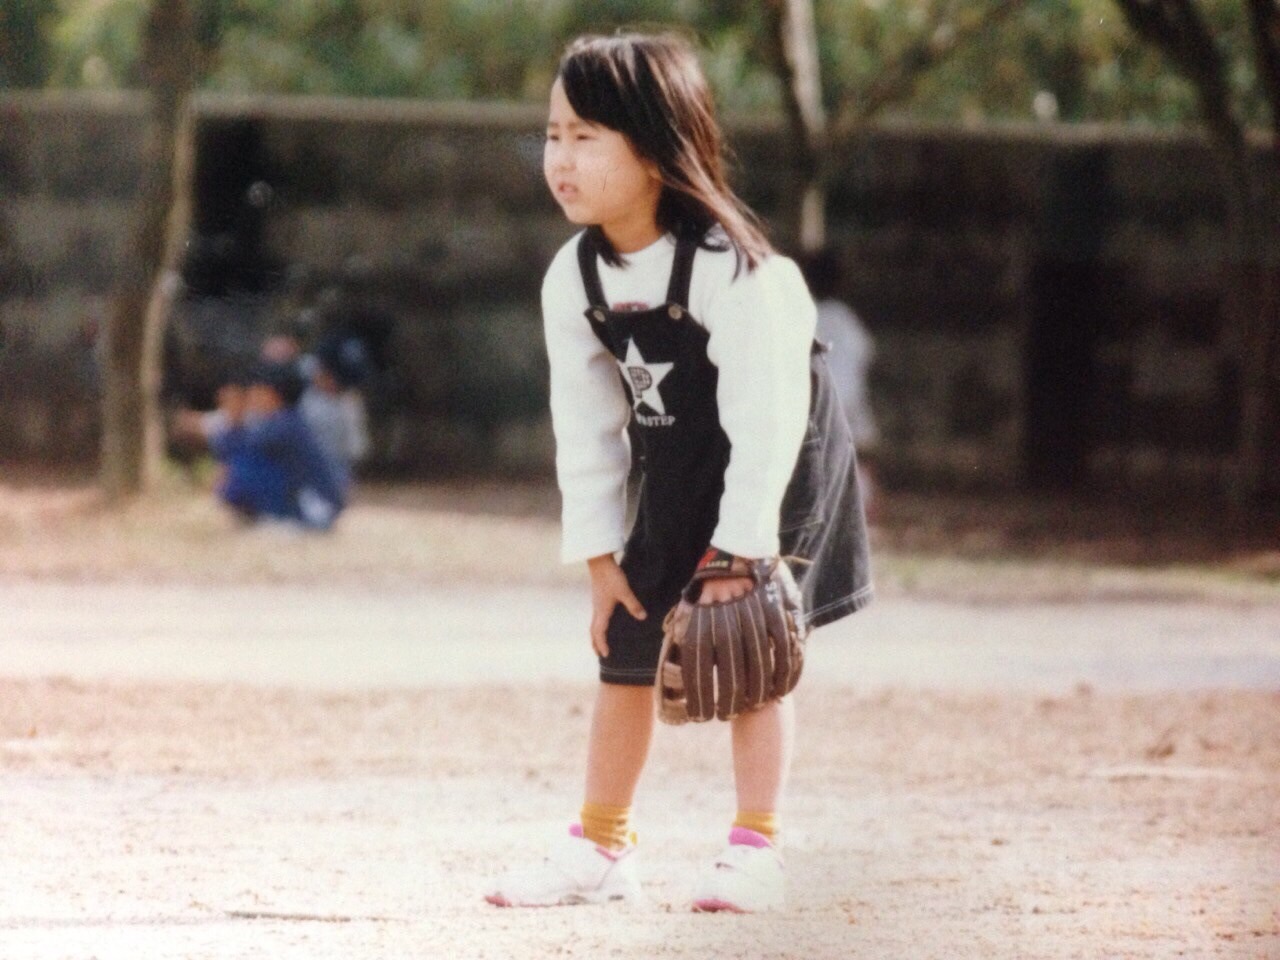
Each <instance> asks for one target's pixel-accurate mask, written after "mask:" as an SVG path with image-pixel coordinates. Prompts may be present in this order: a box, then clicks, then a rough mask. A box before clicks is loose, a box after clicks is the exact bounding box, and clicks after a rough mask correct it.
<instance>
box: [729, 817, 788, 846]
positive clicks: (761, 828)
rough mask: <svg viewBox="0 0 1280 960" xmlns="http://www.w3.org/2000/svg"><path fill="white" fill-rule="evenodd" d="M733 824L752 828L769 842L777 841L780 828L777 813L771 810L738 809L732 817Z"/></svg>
mask: <svg viewBox="0 0 1280 960" xmlns="http://www.w3.org/2000/svg"><path fill="white" fill-rule="evenodd" d="M733 825H734V826H735V827H745V828H746V829H748V830H754V831H755V832H756V833H758V834H760V836H762V837H764V838H765V839H766V840H768V841H769V842H770V843H775V842H777V839H778V830H779V829H780V828H779V824H778V815H777V814H776V813H775V812H773V811H772V810H739V811H738V815H737V816H736V817H734V820H733Z"/></svg>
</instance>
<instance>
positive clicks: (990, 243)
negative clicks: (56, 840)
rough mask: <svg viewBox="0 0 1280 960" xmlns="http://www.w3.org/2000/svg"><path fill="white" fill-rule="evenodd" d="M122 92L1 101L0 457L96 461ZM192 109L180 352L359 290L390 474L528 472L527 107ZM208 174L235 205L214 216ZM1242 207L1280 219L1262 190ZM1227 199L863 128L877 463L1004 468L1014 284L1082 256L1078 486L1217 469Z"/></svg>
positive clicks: (843, 234) (1031, 396) (1018, 133)
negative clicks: (192, 199)
mask: <svg viewBox="0 0 1280 960" xmlns="http://www.w3.org/2000/svg"><path fill="white" fill-rule="evenodd" d="M142 110H143V105H142V102H141V101H140V100H138V99H137V98H132V97H127V96H117V97H88V96H82V95H62V96H58V95H31V94H16V95H15V94H7V95H4V96H0V331H2V334H0V335H2V336H3V341H0V456H11V457H12V456H41V457H46V456H63V457H74V456H77V455H79V456H90V455H92V453H93V447H94V431H95V429H96V424H95V422H94V416H93V412H92V401H93V396H94V390H95V389H96V385H95V383H94V380H93V376H92V369H93V364H92V330H93V325H94V323H95V322H96V320H97V319H99V318H100V317H101V315H102V311H103V309H104V304H105V298H106V297H107V296H108V295H109V292H110V288H111V279H112V277H113V275H114V272H115V270H116V268H117V266H118V265H119V264H120V263H121V262H122V258H123V256H124V252H125V249H124V244H125V242H126V241H127V223H128V217H129V211H130V207H129V203H130V199H131V196H132V192H133V190H134V187H135V185H136V183H137V178H138V169H137V158H136V154H135V152H134V148H135V145H136V144H137V142H138V137H139V135H140V131H141V123H142V119H143V114H142ZM199 110H200V118H201V120H200V128H199V129H200V143H201V148H202V153H201V160H200V164H201V175H200V180H199V183H200V186H199V187H198V202H199V203H200V204H201V208H202V209H204V210H205V214H206V215H205V217H204V220H203V221H202V222H200V223H199V224H198V227H199V231H198V233H197V234H196V235H195V236H193V238H192V251H193V260H192V263H193V265H194V264H196V260H197V259H200V258H203V259H201V261H200V262H201V264H203V266H199V265H195V266H193V267H192V269H191V270H189V271H188V274H189V278H191V279H192V282H193V296H192V298H190V299H189V300H188V302H186V303H185V304H184V305H183V307H182V310H181V312H180V315H179V316H178V317H176V318H175V327H176V328H179V329H182V330H186V331H187V332H188V334H189V336H188V337H187V340H186V341H184V342H185V343H186V348H185V349H186V353H185V354H184V353H183V351H181V350H179V351H177V354H178V355H183V356H187V357H188V358H190V357H196V358H197V359H198V358H199V357H200V355H201V354H202V353H207V352H208V350H209V349H210V347H209V345H208V341H207V338H206V339H205V340H201V339H200V336H196V335H195V334H192V333H191V331H197V332H199V331H201V330H203V331H205V333H206V334H207V333H208V331H210V330H212V331H214V334H213V335H214V337H215V339H216V338H217V337H219V336H220V337H222V338H223V339H224V340H235V341H236V343H237V344H239V347H238V348H239V349H252V346H253V342H254V338H255V337H257V336H263V335H265V334H266V333H267V332H268V331H269V330H270V329H272V328H275V327H279V326H281V325H283V324H285V323H287V322H289V321H290V320H293V319H296V318H297V317H299V316H321V317H336V316H340V315H341V314H342V312H343V310H344V309H346V308H348V307H351V306H354V305H366V306H372V307H375V308H376V309H377V310H379V311H380V312H381V313H382V314H383V315H384V316H387V317H389V318H391V334H390V345H389V350H388V352H389V355H390V356H391V357H392V358H393V359H394V365H395V368H396V369H395V376H394V381H395V389H394V390H393V391H390V392H389V393H388V394H387V398H386V402H385V403H383V404H381V405H380V406H378V408H377V410H376V411H375V413H376V414H377V420H378V423H377V428H378V444H379V447H378V449H379V457H380V459H381V461H382V465H383V466H384V467H389V468H398V469H402V470H404V471H407V472H411V473H429V472H439V471H444V470H484V471H495V472H512V473H514V472H529V471H546V470H548V469H549V466H550V462H551V459H550V458H551V440H550V434H549V429H548V426H547V422H546V415H545V378H546V369H545V357H544V355H543V351H542V345H541V331H540V318H539V317H538V310H537V304H538V288H539V284H540V280H541V274H542V271H543V269H544V268H545V264H546V263H547V262H548V260H549V259H550V257H551V255H552V254H553V253H554V251H555V249H556V248H557V247H558V246H559V245H560V244H561V243H563V242H564V240H565V239H567V238H568V236H570V234H571V228H570V227H569V226H568V225H567V224H566V223H564V221H563V219H562V218H561V217H560V215H559V212H558V210H557V209H556V208H555V206H554V204H553V203H552V201H551V199H550V198H549V197H548V196H547V194H546V191H545V188H544V187H543V185H542V181H541V171H540V154H541V143H540V136H539V131H540V127H541V124H542V122H543V114H542V110H541V109H540V108H537V107H521V106H505V105H496V104H426V103H417V102H353V101H341V100H313V99H272V98H202V99H201V101H200V104H199ZM732 131H733V132H732V141H733V145H734V147H735V150H736V154H737V161H736V165H735V176H736V180H737V183H738V184H739V186H740V189H741V191H742V193H743V194H744V196H745V197H746V198H747V199H748V200H749V201H750V202H751V203H752V204H753V205H754V206H756V207H757V209H758V210H760V212H761V213H762V214H763V215H764V216H765V217H766V218H767V219H769V220H770V221H771V223H772V225H773V227H774V231H775V237H776V239H777V240H778V242H779V244H780V246H782V247H783V248H784V249H785V248H786V247H787V246H788V244H789V238H790V231H789V224H788V223H787V221H786V218H785V213H784V211H785V210H786V209H788V197H789V191H790V190H791V189H792V182H791V177H790V174H789V170H788V162H787V156H786V153H785V142H786V141H785V137H780V136H779V135H778V133H777V130H776V128H773V127H770V126H768V125H761V124H758V123H742V124H736V125H734V126H733V127H732ZM242 154H244V155H245V156H249V155H251V162H250V161H248V160H245V159H244V157H243V156H241V155H242ZM1271 162H1273V160H1272V159H1271V158H1267V157H1265V156H1263V155H1262V154H1259V164H1260V168H1261V165H1262V164H1264V163H1271ZM237 164H240V167H244V169H240V167H237ZM250 167H251V169H249V168H250ZM228 185H231V186H228ZM233 188H234V189H233ZM219 191H221V193H222V194H227V193H228V191H231V193H232V194H234V195H230V196H226V195H223V196H221V198H220V199H219V200H218V202H217V203H216V204H213V206H215V207H216V208H217V209H216V210H214V211H213V212H212V213H211V212H210V210H212V209H213V207H211V206H210V204H211V203H212V200H211V197H215V196H217V195H218V194H219ZM1264 204H1265V205H1266V208H1267V209H1268V211H1269V214H1270V216H1271V217H1272V218H1273V222H1275V223H1276V224H1277V225H1278V226H1280V197H1277V191H1276V189H1275V187H1274V184H1272V185H1271V188H1270V192H1269V193H1268V195H1267V196H1266V197H1265V198H1264ZM1222 216H1223V206H1222V202H1221V199H1220V192H1219V191H1218V189H1217V187H1216V171H1215V167H1214V165H1213V161H1212V157H1211V155H1210V153H1209V151H1208V149H1207V147H1206V145H1205V144H1204V143H1203V142H1201V141H1199V140H1197V139H1196V138H1193V137H1169V136H1159V135H1144V134H1136V133H1134V132H1132V131H1118V130H1114V129H1071V130H1066V129H1043V128H1018V129H1014V128H1003V129H1000V130H982V131H964V130H955V129H941V128H919V127H879V128H875V129H871V130H868V131H867V132H866V133H865V135H863V136H862V137H860V138H859V139H858V140H857V141H856V142H855V143H854V144H852V145H851V148H850V149H849V151H848V152H847V155H845V156H844V157H842V158H841V162H840V164H839V168H838V172H837V174H836V176H835V177H834V179H833V184H832V191H831V203H830V213H829V226H830V234H831V239H832V241H833V243H834V244H836V245H837V246H838V247H839V249H840V250H841V254H842V263H843V265H844V268H845V277H844V284H843V290H842V294H843V296H844V298H845V299H846V300H848V301H849V302H850V303H851V304H853V305H854V306H855V307H856V309H858V311H859V312H860V313H861V314H862V316H863V317H864V319H865V320H866V322H867V323H868V326H869V327H870V329H871V331H872V332H873V334H874V335H875V337H876V339H877V342H878V347H879V351H878V357H879V359H878V362H877V365H876V368H875V370H874V373H873V396H874V402H875V404H876V407H877V413H878V416H879V419H880V423H881V427H882V443H881V447H880V449H879V451H877V455H878V457H879V459H880V460H881V462H882V464H883V465H884V467H885V469H886V470H888V471H889V472H890V473H893V474H896V475H899V476H903V477H906V476H910V475H913V474H914V475H920V476H939V477H943V478H946V479H948V480H950V481H953V482H955V481H960V482H975V483H997V484H1016V483H1018V482H1019V481H1020V480H1022V479H1024V478H1025V475H1026V448H1027V441H1028V432H1029V431H1034V430H1035V429H1037V427H1036V423H1035V420H1034V417H1031V418H1030V419H1029V412H1028V411H1033V410H1036V409H1039V408H1037V407H1036V403H1037V402H1040V403H1041V407H1043V405H1044V403H1045V402H1048V403H1049V404H1050V408H1052V403H1053V402H1054V401H1053V397H1051V396H1050V397H1048V399H1047V401H1046V399H1045V398H1044V397H1040V398H1039V401H1038V400H1037V393H1036V391H1037V389H1038V385H1037V384H1038V381H1037V379H1036V377H1034V376H1032V375H1031V374H1030V373H1029V370H1030V368H1029V366H1028V363H1029V361H1028V357H1029V356H1032V355H1036V353H1037V350H1038V351H1039V354H1045V353H1046V351H1047V355H1048V356H1049V357H1050V360H1051V361H1052V356H1053V350H1054V349H1055V347H1054V345H1053V342H1052V336H1049V337H1048V339H1047V340H1046V339H1045V334H1044V331H1043V330H1042V329H1041V327H1042V324H1041V320H1040V319H1038V318H1040V317H1041V314H1042V313H1044V311H1045V310H1046V306H1045V305H1046V303H1048V304H1049V309H1050V312H1052V308H1053V304H1052V302H1051V301H1052V287H1049V288H1044V289H1042V288H1041V287H1038V286H1037V282H1038V281H1037V279H1036V278H1037V277H1039V276H1041V275H1044V272H1045V270H1046V265H1048V268H1049V273H1048V275H1051V276H1056V275H1057V274H1055V273H1054V272H1053V271H1054V270H1058V271H1059V273H1061V268H1064V267H1063V265H1065V268H1069V269H1076V268H1077V267H1078V266H1079V264H1082V263H1084V264H1095V265H1099V266H1098V269H1097V270H1096V271H1094V272H1092V273H1088V274H1087V276H1088V277H1091V278H1092V279H1091V280H1090V281H1089V283H1090V284H1091V285H1093V284H1094V282H1095V281H1096V286H1097V287H1098V289H1097V290H1096V291H1093V292H1092V293H1091V296H1092V297H1093V299H1092V300H1090V301H1089V304H1090V306H1089V311H1090V316H1094V317H1096V323H1095V322H1094V321H1090V322H1091V323H1092V324H1093V326H1092V327H1091V331H1092V332H1091V337H1092V339H1091V341H1090V343H1089V347H1088V350H1089V358H1090V360H1089V368H1090V371H1091V376H1092V377H1093V378H1094V383H1093V385H1092V387H1091V388H1090V390H1089V396H1088V399H1087V404H1085V405H1084V406H1082V407H1080V409H1078V410H1073V411H1072V412H1071V415H1072V416H1074V417H1076V418H1078V419H1081V420H1083V421H1085V422H1086V423H1087V422H1095V423H1096V424H1102V425H1103V426H1095V427H1090V428H1089V430H1090V431H1091V436H1090V440H1089V444H1088V449H1087V451H1086V453H1085V455H1084V463H1085V469H1086V471H1087V473H1088V475H1089V476H1090V477H1091V478H1094V479H1101V480H1107V479H1111V480H1117V481H1118V482H1125V481H1126V480H1127V479H1132V478H1141V477H1144V476H1147V475H1156V476H1158V475H1160V474H1161V473H1170V474H1173V475H1177V476H1183V475H1184V474H1185V475H1187V476H1188V477H1191V478H1193V479H1194V480H1195V481H1196V482H1209V483H1212V482H1214V478H1216V477H1219V476H1220V475H1221V473H1222V472H1223V471H1224V470H1228V469H1229V461H1230V449H1229V444H1228V445H1224V444H1223V443H1222V442H1221V440H1220V437H1219V436H1218V434H1221V433H1223V432H1224V431H1221V430H1219V431H1216V432H1215V430H1214V429H1213V424H1215V423H1217V422H1219V421H1221V419H1222V418H1223V416H1224V415H1225V414H1224V411H1227V410H1228V409H1229V407H1230V405H1231V398H1230V397H1229V396H1228V393H1229V385H1230V382H1231V375H1232V363H1233V357H1232V353H1231V351H1232V349H1233V347H1232V341H1231V331H1230V330H1228V329H1225V328H1224V327H1223V325H1222V323H1221V298H1222V285H1223V277H1224V254H1223V250H1222V244H1221V229H1220V228H1221V218H1222ZM246 224H248V226H246ZM1272 235H1273V236H1280V229H1276V230H1275V231H1273V232H1272ZM228 263H230V264H239V266H238V267H237V268H236V269H239V270H240V271H241V272H240V273H239V274H235V272H234V270H233V271H231V273H230V274H228V272H227V270H225V269H222V267H226V265H227V264H228ZM246 263H248V264H249V265H250V267H251V268H252V270H251V273H252V278H251V281H246V280H245V277H246V276H249V274H245V273H244V269H245V264H246ZM210 264H213V267H212V268H210V269H205V268H206V267H209V265H210ZM219 264H221V265H222V267H219V266H218V265H219ZM219 270H221V271H222V272H221V274H219ZM209 276H214V277H217V276H221V278H222V279H221V280H215V281H208V277H209ZM228 276H231V280H229V281H228V279H227V277H228ZM202 277H203V278H204V279H201V278H202ZM237 277H238V278H239V279H238V280H237V279H236V278H237ZM206 281H208V282H206ZM210 283H212V286H210V285H209V284H210ZM228 283H230V285H231V286H230V287H228V286H227V284H228ZM219 284H221V286H219ZM237 284H239V286H238V287H237ZM231 288H235V289H231ZM1046 290H1048V291H1049V293H1046ZM210 291H213V292H210ZM210 301H212V302H210ZM1077 307H1078V305H1077ZM1073 309H1074V308H1073ZM1056 322H1059V323H1061V317H1059V319H1058V321H1056ZM202 324H203V326H201V325H202ZM1059 332H1060V331H1059ZM1046 344H1047V346H1046ZM1064 349H1065V348H1064ZM1166 369H1169V370H1176V371H1177V373H1176V375H1174V376H1162V375H1161V371H1163V370H1166ZM73 410H74V411H79V412H77V413H75V414H74V415H73V413H72V412H71V411H73ZM73 421H74V423H75V424H76V426H75V427H74V428H72V426H70V425H71V423H72V422H73ZM1104 427H1105V428H1104ZM1153 464H1154V466H1153Z"/></svg>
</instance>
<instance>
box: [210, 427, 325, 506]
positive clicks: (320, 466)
mask: <svg viewBox="0 0 1280 960" xmlns="http://www.w3.org/2000/svg"><path fill="white" fill-rule="evenodd" d="M209 448H210V449H211V450H212V452H213V455H214V456H215V457H217V458H218V460H220V461H222V462H223V463H225V464H226V466H227V477H226V481H225V483H224V484H223V488H222V490H221V491H220V493H221V496H222V498H223V499H224V500H225V501H226V502H227V503H228V504H230V505H231V506H233V507H235V508H236V509H238V510H241V511H243V512H244V513H247V514H249V515H250V516H253V517H258V516H265V517H271V518H275V519H280V520H293V521H296V522H298V523H301V524H303V525H304V526H307V527H312V528H315V529H319V530H327V529H328V528H329V527H331V526H332V525H333V522H334V520H336V519H337V517H338V514H339V513H341V512H342V508H343V507H344V506H346V496H347V485H346V483H345V482H344V480H343V479H342V475H341V472H340V471H339V469H338V467H337V465H336V464H334V463H332V462H331V461H330V460H329V458H328V457H327V456H325V454H324V453H323V452H322V451H321V449H320V445H319V444H318V443H317V442H316V439H315V436H314V435H313V434H312V432H311V429H310V428H309V427H308V426H307V424H306V421H305V420H303V418H302V415H301V414H300V413H299V412H298V411H297V409H295V408H293V407H287V408H285V409H283V410H281V411H279V412H277V413H273V414H271V415H270V416H268V417H266V418H264V419H262V420H256V421H250V422H248V423H244V424H239V425H236V426H233V427H229V428H227V429H225V430H221V431H218V432H217V433H215V434H214V435H213V436H212V437H210V438H209Z"/></svg>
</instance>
